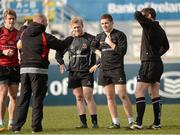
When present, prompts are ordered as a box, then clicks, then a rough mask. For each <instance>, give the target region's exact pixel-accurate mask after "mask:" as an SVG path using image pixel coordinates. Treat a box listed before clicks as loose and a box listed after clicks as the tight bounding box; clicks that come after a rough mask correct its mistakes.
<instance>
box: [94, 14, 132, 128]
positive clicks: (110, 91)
mask: <svg viewBox="0 0 180 135" xmlns="http://www.w3.org/2000/svg"><path fill="white" fill-rule="evenodd" d="M100 23H101V27H102V29H103V32H102V33H100V34H98V35H97V36H96V37H95V39H94V40H93V41H92V50H93V51H94V52H95V53H96V54H97V55H99V57H101V61H100V70H99V84H100V85H102V86H103V88H104V92H105V95H106V97H107V103H108V108H109V112H110V115H111V118H112V125H110V126H109V127H108V128H109V129H118V128H120V121H119V118H118V111H117V105H116V101H115V96H116V94H115V91H117V93H118V96H119V98H120V99H121V101H122V104H123V107H124V110H125V113H126V116H127V118H128V123H129V125H131V124H132V123H133V121H134V119H133V113H132V105H131V102H130V100H129V97H128V95H127V93H126V75H125V72H124V55H125V54H126V50H127V39H126V35H125V34H124V33H123V32H122V31H119V30H117V29H114V28H113V18H112V16H111V15H110V14H103V15H102V16H101V18H100Z"/></svg>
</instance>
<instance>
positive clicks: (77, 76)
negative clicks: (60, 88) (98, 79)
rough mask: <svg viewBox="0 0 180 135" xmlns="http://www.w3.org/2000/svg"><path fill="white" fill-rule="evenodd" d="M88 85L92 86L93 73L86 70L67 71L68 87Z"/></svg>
mask: <svg viewBox="0 0 180 135" xmlns="http://www.w3.org/2000/svg"><path fill="white" fill-rule="evenodd" d="M83 86H85V87H90V88H93V86H94V76H93V73H89V72H88V71H87V72H76V71H69V80H68V88H73V89H74V88H78V87H83Z"/></svg>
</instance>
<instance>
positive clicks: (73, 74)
mask: <svg viewBox="0 0 180 135" xmlns="http://www.w3.org/2000/svg"><path fill="white" fill-rule="evenodd" d="M70 25H71V28H72V35H73V42H72V43H71V44H66V49H65V52H66V51H68V52H69V67H68V70H69V80H68V88H72V89H73V94H74V96H75V97H76V105H77V108H78V112H79V118H80V121H81V125H80V126H78V127H76V128H87V127H88V125H87V119H86V103H87V107H88V110H89V114H90V115H91V122H92V128H98V123H97V113H96V103H95V101H94V98H93V86H94V76H93V73H90V72H89V69H90V68H91V66H93V65H94V64H95V63H96V57H95V54H94V53H93V52H92V51H91V49H90V45H91V42H92V40H93V39H94V36H93V35H91V34H89V33H86V32H84V31H83V26H84V24H83V20H82V18H80V17H74V18H73V19H72V20H71V22H70ZM65 52H64V53H65ZM56 58H57V60H58V62H59V63H60V69H61V72H62V73H63V72H64V70H65V65H64V61H63V59H62V58H61V55H59V53H57V54H56Z"/></svg>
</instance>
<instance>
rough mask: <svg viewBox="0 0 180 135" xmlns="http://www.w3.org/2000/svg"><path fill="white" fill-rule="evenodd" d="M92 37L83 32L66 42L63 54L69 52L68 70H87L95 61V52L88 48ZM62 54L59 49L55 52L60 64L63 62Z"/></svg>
mask: <svg viewBox="0 0 180 135" xmlns="http://www.w3.org/2000/svg"><path fill="white" fill-rule="evenodd" d="M93 39H94V36H93V35H91V34H88V33H86V32H85V33H84V34H83V35H82V36H78V37H74V38H73V41H72V43H71V44H66V46H65V50H64V54H65V53H66V52H67V51H68V53H69V66H68V70H69V71H89V69H90V67H92V66H93V65H94V64H95V63H96V56H95V53H94V52H92V50H91V49H90V46H91V42H92V40H93ZM64 54H63V55H64ZM63 55H61V52H59V51H57V53H56V60H57V61H58V62H59V63H60V64H64V60H63Z"/></svg>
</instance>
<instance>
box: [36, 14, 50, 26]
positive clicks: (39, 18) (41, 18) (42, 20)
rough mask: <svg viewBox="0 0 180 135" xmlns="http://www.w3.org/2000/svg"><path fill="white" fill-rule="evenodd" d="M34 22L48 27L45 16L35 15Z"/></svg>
mask: <svg viewBox="0 0 180 135" xmlns="http://www.w3.org/2000/svg"><path fill="white" fill-rule="evenodd" d="M33 22H37V23H40V24H44V25H47V18H46V16H45V15H43V14H35V15H34V16H33Z"/></svg>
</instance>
